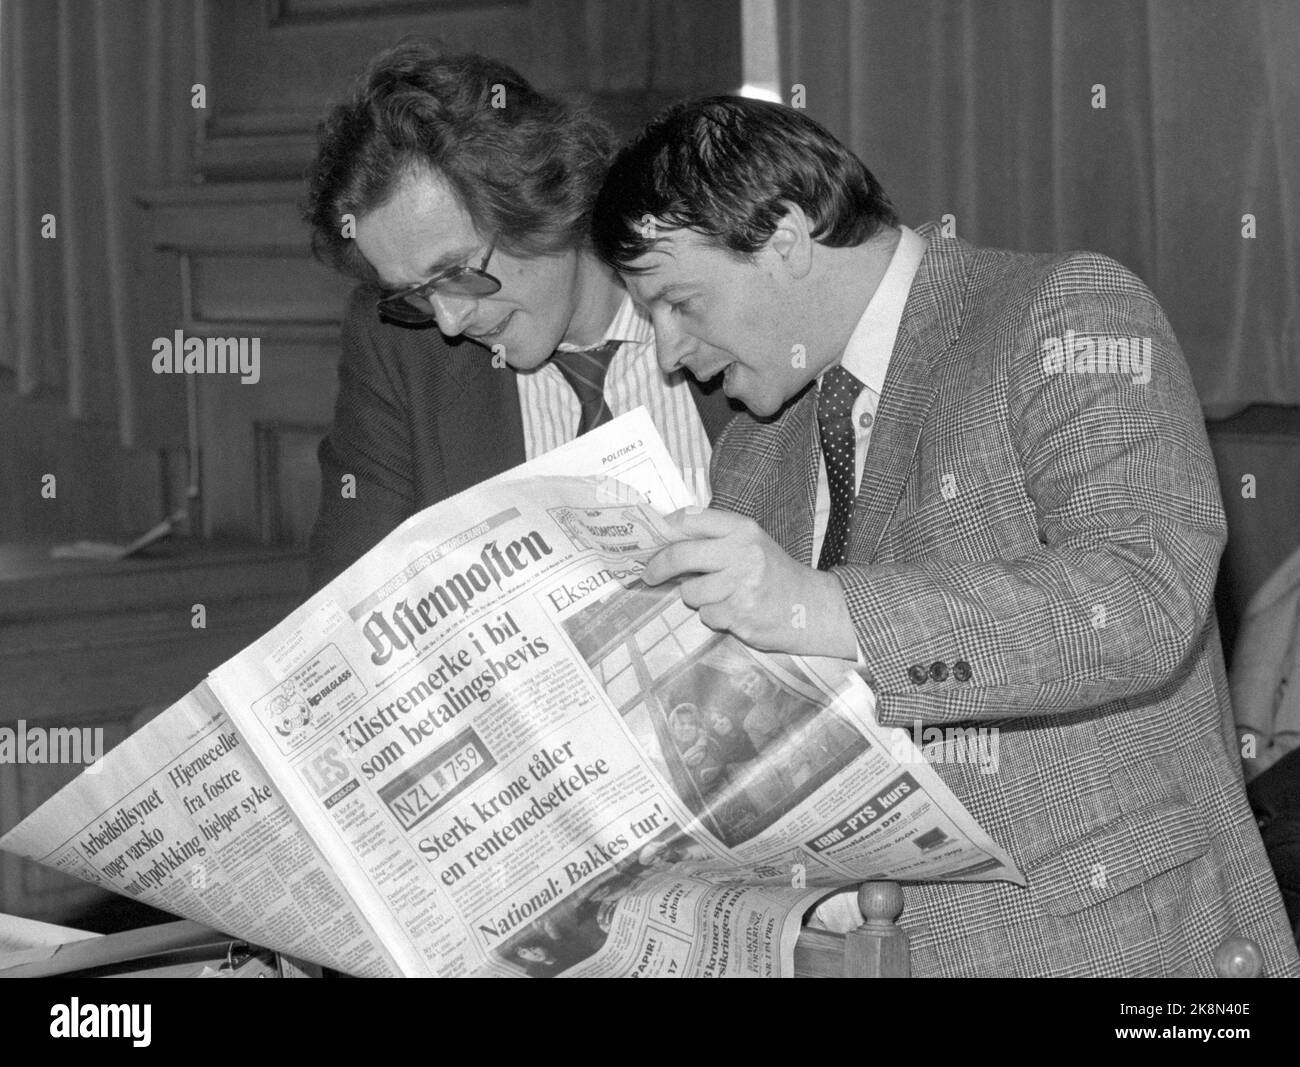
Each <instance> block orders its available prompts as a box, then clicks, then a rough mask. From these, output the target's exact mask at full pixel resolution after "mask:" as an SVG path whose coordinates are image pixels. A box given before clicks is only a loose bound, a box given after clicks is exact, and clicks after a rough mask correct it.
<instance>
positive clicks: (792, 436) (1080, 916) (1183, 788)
mask: <svg viewBox="0 0 1300 1067" xmlns="http://www.w3.org/2000/svg"><path fill="white" fill-rule="evenodd" d="M921 233H922V235H923V236H926V237H927V238H928V240H929V249H928V251H927V252H926V255H925V258H924V259H923V260H922V262H921V265H920V268H919V270H918V272H917V275H916V278H915V280H914V281H913V284H912V289H911V292H910V294H909V296H908V300H907V304H906V307H905V309H904V314H903V321H902V324H901V327H900V329H899V333H898V339H897V342H896V344H895V346H894V350H893V354H892V357H891V362H890V365H889V371H888V374H887V376H886V379H885V384H884V391H883V393H882V394H881V399H880V407H879V410H878V414H877V417H876V422H875V428H874V430H873V432H872V437H871V444H870V448H869V450H868V454H867V461H866V467H865V470H864V474H863V478H862V486H861V490H860V492H859V495H858V498H857V501H856V504H855V510H854V513H853V519H852V525H851V528H850V535H849V549H848V556H847V558H848V559H849V560H850V563H849V564H848V565H846V566H843V567H839V568H836V575H837V577H838V578H839V579H840V580H841V582H842V584H843V585H844V587H845V595H846V600H847V602H848V606H849V610H850V614H851V615H852V617H853V620H854V625H855V630H856V632H857V636H858V640H859V643H860V644H861V646H862V649H863V652H864V655H865V662H866V664H867V666H868V668H869V670H870V672H871V673H872V674H873V675H874V677H873V679H872V685H873V689H874V690H875V692H876V695H877V700H878V705H877V713H878V715H879V718H880V721H881V722H882V723H883V724H884V725H886V726H901V727H904V728H906V729H908V730H909V731H911V730H912V729H913V727H914V726H915V725H916V724H922V725H938V726H941V727H960V726H962V725H963V724H964V725H965V726H973V727H996V728H997V729H998V730H999V739H1000V751H999V765H998V767H997V769H996V771H995V772H994V773H991V774H986V773H982V772H981V769H980V767H979V766H977V765H975V764H973V763H964V764H963V763H956V762H948V763H944V762H937V763H936V768H935V769H936V770H937V772H938V773H939V774H940V775H941V776H942V777H943V779H944V780H945V781H946V782H947V783H948V785H949V786H950V787H951V788H952V790H953V792H954V793H955V794H956V795H957V797H958V798H959V799H960V800H962V801H963V803H965V804H966V806H967V807H968V808H969V809H970V810H971V812H973V813H974V815H975V816H976V817H977V818H978V819H979V820H980V821H981V822H982V823H983V824H984V825H985V827H986V828H987V829H988V830H989V832H990V833H991V834H992V835H993V837H994V838H995V839H996V840H997V841H998V842H999V843H1000V844H1002V845H1003V846H1004V847H1006V848H1007V849H1008V850H1009V851H1010V852H1011V854H1012V856H1013V857H1014V858H1015V859H1016V861H1017V862H1018V864H1019V865H1020V867H1021V869H1022V870H1023V871H1024V872H1025V874H1026V877H1027V879H1028V883H1029V884H1028V886H1027V887H1026V888H1020V887H1018V886H1014V885H1011V884H1007V883H986V884H970V885H960V884H933V885H909V886H907V887H906V888H905V899H906V906H905V909H904V912H903V916H902V919H901V922H902V925H903V926H904V927H905V928H906V929H907V930H908V931H909V932H910V934H911V939H912V959H913V969H914V973H916V974H918V975H1085V974H1091V975H1164V974H1188V975H1211V974H1213V973H1214V969H1213V956H1214V951H1215V948H1216V946H1218V944H1219V943H1220V942H1221V941H1222V940H1223V939H1224V938H1226V937H1228V936H1230V935H1238V934H1239V935H1244V936H1247V937H1250V938H1253V939H1254V940H1255V941H1256V942H1258V944H1259V945H1260V946H1261V948H1262V949H1263V952H1264V965H1265V972H1266V973H1268V974H1272V975H1283V974H1289V975H1294V974H1296V973H1297V971H1300V961H1297V956H1296V947H1295V945H1294V943H1293V942H1292V940H1291V937H1290V931H1289V929H1288V925H1287V922H1286V917H1285V915H1284V913H1283V910H1282V907H1281V902H1280V900H1279V897H1278V890H1277V884H1276V882H1275V880H1274V877H1273V874H1272V872H1271V871H1270V869H1269V865H1268V861H1267V859H1266V858H1265V855H1264V852H1263V849H1262V847H1261V844H1260V838H1259V834H1258V832H1257V830H1256V827H1255V823H1254V820H1253V819H1252V818H1251V813H1250V809H1249V807H1248V806H1247V803H1246V797H1245V793H1244V790H1243V786H1242V777H1241V770H1240V763H1239V760H1238V758H1237V755H1236V753H1235V751H1230V750H1229V748H1228V746H1227V744H1226V742H1225V730H1224V726H1225V720H1226V717H1227V715H1226V713H1227V699H1228V695H1227V693H1228V691H1227V686H1226V683H1225V679H1224V672H1223V660H1222V656H1221V654H1220V649H1219V635H1218V628H1217V625H1216V622H1215V617H1214V602H1213V588H1214V579H1215V574H1216V569H1217V564H1218V560H1219V555H1220V552H1221V551H1222V548H1223V544H1224V540H1225V535H1226V530H1225V525H1224V517H1223V510H1222V505H1221V501H1220V498H1219V488H1218V479H1217V476H1216V474H1215V469H1214V462H1213V459H1212V457H1211V454H1210V449H1209V445H1208V442H1207V440H1206V436H1205V427H1204V423H1203V422H1202V419H1201V413H1200V406H1199V404H1198V402H1197V398H1196V393H1195V391H1194V390H1193V387H1192V383H1191V379H1190V375H1189V373H1188V369H1187V365H1186V363H1185V362H1184V360H1183V357H1182V354H1181V352H1180V351H1179V349H1178V344H1177V341H1176V340H1175V339H1174V336H1173V333H1172V331H1171V330H1170V327H1169V324H1168V322H1167V321H1166V319H1165V317H1164V314H1163V313H1162V312H1161V310H1160V307H1159V305H1158V304H1157V303H1156V300H1155V298H1154V297H1153V296H1152V295H1151V293H1150V292H1149V291H1148V290H1147V288H1146V287H1145V286H1144V285H1143V284H1142V283H1141V282H1140V281H1139V280H1138V279H1137V278H1135V277H1134V276H1133V275H1132V274H1130V273H1129V272H1128V271H1126V270H1125V269H1124V268H1123V267H1121V266H1120V265H1119V264H1117V263H1115V262H1113V261H1112V260H1108V259H1106V258H1104V257H1102V256H1097V255H1092V254H1089V253H1075V254H1070V255H1064V256H1029V255H1017V254H1013V253H1008V252H1003V251H995V250H991V249H978V248H973V247H971V246H970V245H968V244H966V243H965V242H962V241H959V240H955V239H944V238H941V237H939V236H938V235H937V232H936V231H935V230H934V229H933V228H931V227H922V229H921ZM1067 330H1074V331H1076V333H1080V334H1089V335H1110V336H1118V337H1136V338H1139V339H1142V338H1147V339H1149V340H1150V352H1151V366H1150V374H1151V376H1150V380H1149V382H1146V383H1138V382H1134V381H1133V377H1134V375H1132V374H1124V373H1087V374H1062V373H1056V374H1049V373H1046V371H1045V369H1044V365H1043V360H1042V356H1043V351H1044V349H1043V344H1044V341H1045V340H1046V339H1048V338H1053V337H1055V338H1062V337H1064V335H1065V331H1067ZM815 406H816V390H815V389H813V388H810V389H809V390H808V391H807V392H806V393H805V394H804V395H803V396H801V397H799V398H798V399H796V400H795V401H794V402H793V403H791V404H790V405H789V406H788V407H787V408H786V409H785V410H784V411H783V412H781V413H780V414H779V415H778V416H777V417H776V418H775V419H772V420H769V421H765V422H764V421H759V420H755V419H753V418H752V417H750V416H748V415H741V416H739V417H737V418H736V420H735V421H734V422H733V423H732V424H731V426H730V427H729V428H728V429H727V431H726V432H725V433H724V434H723V437H722V440H721V441H720V442H719V443H718V446H717V448H716V450H715V451H714V456H713V468H712V484H713V494H714V496H713V504H714V506H715V507H720V508H726V509H729V510H732V511H736V512H739V513H741V514H744V515H747V516H749V517H751V518H753V519H755V520H756V521H757V522H758V523H759V524H760V525H761V526H762V527H763V528H764V529H765V530H766V531H767V532H768V533H769V534H770V535H771V536H772V537H773V538H774V539H775V540H776V541H777V542H778V543H779V544H780V545H781V546H782V547H783V548H784V549H785V550H786V551H787V552H789V553H790V555H791V556H793V557H794V558H795V559H797V560H799V561H801V562H803V563H805V564H811V562H812V541H813V529H812V521H813V518H812V517H813V505H814V489H815V485H816V478H817V460H818V457H817V451H816V447H815V443H814V435H815V432H816V429H815V427H816V421H815ZM959 663H960V665H961V666H960V669H958V667H957V666H956V665H957V664H959Z"/></svg>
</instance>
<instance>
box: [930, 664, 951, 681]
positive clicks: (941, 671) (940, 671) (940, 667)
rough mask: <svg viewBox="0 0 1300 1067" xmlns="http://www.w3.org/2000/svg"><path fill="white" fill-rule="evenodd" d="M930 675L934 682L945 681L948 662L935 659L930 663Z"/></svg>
mask: <svg viewBox="0 0 1300 1067" xmlns="http://www.w3.org/2000/svg"><path fill="white" fill-rule="evenodd" d="M930 677H931V678H933V679H934V680H935V681H936V682H943V681H946V680H947V678H948V664H946V663H944V661H943V660H941V659H937V660H935V661H934V662H933V663H931V664H930Z"/></svg>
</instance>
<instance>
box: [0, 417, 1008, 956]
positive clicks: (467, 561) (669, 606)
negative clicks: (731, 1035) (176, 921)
mask: <svg viewBox="0 0 1300 1067" xmlns="http://www.w3.org/2000/svg"><path fill="white" fill-rule="evenodd" d="M691 503H692V498H691V496H690V493H689V491H688V490H687V488H686V486H685V485H684V483H683V482H682V480H681V477H680V475H679V473H678V471H677V470H676V468H675V466H674V465H673V463H672V461H671V459H670V458H669V456H668V453H667V451H666V449H665V448H664V446H663V443H662V441H661V440H660V439H659V437H658V435H657V433H656V431H655V429H654V427H653V424H652V423H651V421H650V419H649V417H648V416H647V415H646V414H645V412H644V410H639V411H637V412H634V413H632V414H630V415H626V416H623V417H622V418H620V419H617V420H615V421H614V422H612V423H609V424H607V425H606V426H604V427H601V428H600V429H598V430H596V431H593V432H592V433H590V434H587V435H585V436H583V437H582V438H579V439H578V440H577V441H575V442H572V443H571V444H569V445H566V446H564V447H562V448H560V449H557V450H556V451H554V452H551V453H549V454H548V455H546V456H544V457H541V458H540V459H538V460H535V461H533V462H531V463H528V464H525V465H523V466H522V467H519V468H516V469H515V470H514V471H511V472H509V473H507V474H505V475H502V476H501V477H498V478H495V479H492V480H490V481H488V482H485V483H483V484H481V485H479V486H477V487H475V488H474V489H471V490H469V491H467V492H465V493H462V494H460V495H458V496H456V497H454V498H452V499H450V500H447V501H445V502H443V503H442V504H439V505H436V506H434V507H432V508H429V509H427V510H426V511H423V512H421V513H420V514H418V515H416V516H414V517H412V518H411V519H409V520H408V521H407V522H405V523H404V524H403V525H402V526H400V527H399V528H398V529H397V530H395V531H394V532H393V533H392V534H391V535H390V536H389V537H387V538H386V539H385V540H384V541H383V542H382V543H381V544H380V545H379V546H377V547H376V548H375V549H373V550H372V551H371V552H370V553H369V554H367V555H366V556H365V557H364V558H363V559H361V560H360V561H358V562H357V563H356V564H354V565H353V566H352V567H351V568H349V569H348V570H347V571H346V572H344V573H343V574H342V575H341V576H340V577H339V578H337V579H336V580H335V581H334V582H332V583H331V584H330V585H329V586H327V587H326V588H325V589H324V590H322V591H321V592H320V593H318V594H317V595H316V596H314V597H312V598H311V599H310V600H308V601H307V602H306V603H305V604H303V605H302V606H301V607H300V608H298V609H297V610H296V611H294V612H293V613H292V614H291V615H290V616H289V617H288V618H286V619H285V620H284V621H283V622H282V623H281V624H280V625H279V626H277V627H275V629H273V630H272V631H271V632H270V633H268V634H266V635H265V636H264V637H262V638H261V639H260V640H258V641H257V642H255V643H254V644H252V645H251V646H249V647H248V648H247V649H245V650H244V651H243V652H242V653H240V654H239V655H238V656H236V657H234V658H233V659H231V660H230V661H229V662H227V663H226V664H224V665H223V666H222V667H220V668H219V669H218V670H216V671H214V672H213V673H212V674H211V675H210V676H209V678H208V679H207V680H206V682H204V683H203V684H202V685H200V686H199V687H198V688H196V689H195V690H194V691H193V692H191V693H190V694H189V695H188V696H186V697H185V698H184V699H183V700H181V701H180V702H179V703H178V704H176V705H175V706H173V707H172V708H170V709H169V710H168V711H166V712H165V713H163V714H162V715H161V716H159V717H158V718H157V719H155V720H154V721H153V722H152V723H150V724H149V725H148V726H146V727H145V728H144V729H143V730H141V731H140V732H139V733H137V734H136V735H135V736H133V737H132V738H130V739H128V740H127V741H126V742H124V743H123V744H122V745H120V746H118V748H116V749H114V750H113V751H112V752H111V753H109V755H108V756H107V757H106V758H105V760H104V767H103V768H102V771H101V773H98V774H96V775H93V776H89V775H82V777H81V778H79V779H78V780H76V781H75V782H73V783H72V784H71V785H70V786H68V787H67V788H66V789H65V790H64V791H63V792H61V793H60V794H58V795H57V796H56V797H55V798H53V799H52V800H51V801H50V802H49V803H47V804H46V805H45V806H44V807H42V808H41V809H40V810H39V811H38V812H36V813H35V814H34V815H32V816H31V817H30V818H29V819H27V820H26V821H25V822H24V823H23V824H22V825H20V826H19V827H17V828H16V829H15V830H14V831H12V832H11V833H10V834H9V835H8V836H7V837H5V838H4V839H3V840H0V847H2V848H5V849H9V850H12V851H15V852H19V853H21V854H23V855H27V856H30V857H32V858H34V859H36V860H39V861H41V862H44V863H48V864H50V865H52V866H55V867H58V868H59V869H61V870H64V871H66V872H68V873H70V874H74V875H78V876H80V877H82V878H86V879H88V880H90V881H93V882H96V883H99V884H101V885H104V886H106V887H109V888H112V889H115V890H117V891H119V892H123V893H125V894H127V895H130V896H133V897H136V898H138V899H141V900H144V901H146V902H148V903H150V904H154V905H156V906H158V907H161V908H164V909H166V910H168V911H172V912H175V913H177V914H180V915H183V916H186V917H187V918H194V919H198V920H200V921H203V922H207V923H209V924H211V925H213V926H217V927H220V928H222V929H224V930H227V931H228V932H230V933H232V934H235V935H238V936H240V937H244V938H247V939H248V940H250V941H255V942H257V943H260V944H263V945H266V946H268V947H271V948H275V949H277V950H279V951H281V952H286V953H290V954H292V955H295V956H299V957H302V958H305V959H308V960H312V961H314V962H318V963H321V964H323V965H325V966H328V967H333V968H336V969H338V970H341V971H344V972H346V973H350V974H358V975H394V974H401V975H439V976H451V975H482V976H486V975H500V976H552V975H559V974H564V975H571V976H579V975H590V976H597V975H600V976H633V975H635V976H669V975H682V976H742V975H748V976H782V975H788V974H790V973H792V969H793V953H794V944H795V940H796V939H797V937H798V933H799V929H800V923H801V919H802V915H803V913H804V912H805V911H806V910H807V909H808V908H809V907H810V906H812V904H813V903H815V902H816V901H817V900H818V899H820V898H821V897H823V896H825V895H826V894H827V893H828V892H829V891H831V890H832V889H835V888H838V887H843V886H850V885H852V884H854V883H856V882H859V881H863V880H867V879H883V878H889V879H905V880H932V879H946V880H971V881H982V880H1010V881H1016V882H1020V883H1022V884H1023V878H1022V876H1021V874H1020V872H1019V871H1018V870H1017V869H1016V868H1015V865H1014V864H1013V862H1012V861H1011V858H1010V857H1009V856H1008V855H1007V853H1006V852H1005V851H1003V850H1002V849H1001V848H1000V847H999V846H998V845H997V844H996V843H995V842H993V840H992V839H991V838H990V837H989V836H988V835H987V834H986V833H985V832H984V831H983V830H982V829H981V828H980V827H979V826H978V825H977V824H976V822H975V820H974V819H973V818H972V817H971V816H970V815H969V813H967V812H966V811H965V810H964V809H963V808H962V806H961V804H960V803H959V802H958V801H957V799H956V798H955V797H954V796H953V795H952V793H951V792H950V791H949V790H948V788H947V787H946V786H945V785H944V784H943V782H942V781H941V779H940V778H939V777H938V775H937V774H936V773H935V772H934V771H933V769H932V768H931V767H930V766H929V765H928V764H927V763H926V762H925V759H924V758H923V756H922V754H921V753H920V752H919V751H918V750H917V748H916V746H915V745H914V744H913V742H912V740H911V738H910V737H909V736H908V734H907V733H906V732H905V731H902V730H897V729H887V728H883V727H881V726H880V725H879V723H878V722H877V721H876V719H875V717H874V714H873V711H874V697H873V694H872V691H871V689H870V687H869V686H868V685H867V683H866V682H865V681H864V680H863V678H862V676H861V675H860V674H859V672H858V671H857V670H856V669H855V665H854V664H852V663H848V662H844V661H838V660H829V659H815V658H808V657H794V656H788V655H776V654H769V653H763V652H759V651H756V650H754V649H751V648H748V647H746V646H745V645H743V644H742V643H740V642H739V641H737V640H736V639H734V638H732V637H730V636H729V635H726V634H719V633H715V632H713V631H711V630H709V629H707V628H706V627H705V626H704V625H703V624H702V623H701V622H700V621H699V618H698V616H697V615H696V613H695V612H694V611H692V610H691V609H689V608H687V607H686V606H685V605H684V604H683V603H682V600H681V598H680V596H679V595H678V593H677V590H676V589H675V587H673V586H672V585H667V586H664V587H659V588H651V587H648V586H646V585H644V584H643V583H642V582H641V581H640V580H639V577H638V576H639V574H640V572H641V570H642V568H643V566H644V564H645V562H646V561H647V560H648V559H649V558H650V557H651V556H652V555H653V554H654V553H655V552H657V551H658V550H659V549H660V548H662V547H663V546H664V545H665V544H667V543H669V542H670V541H671V540H672V538H673V536H674V535H673V533H672V530H671V528H670V527H669V526H667V525H666V524H665V523H664V522H663V521H662V519H661V516H662V515H663V514H666V513H668V512H670V511H673V510H675V509H677V508H680V507H683V506H688V505H690V504H691ZM358 506H362V505H360V504H358Z"/></svg>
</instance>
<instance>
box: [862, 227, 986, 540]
mask: <svg viewBox="0 0 1300 1067" xmlns="http://www.w3.org/2000/svg"><path fill="white" fill-rule="evenodd" d="M917 232H918V233H920V234H921V236H922V237H926V238H928V239H929V240H930V242H931V243H930V247H929V249H928V250H927V251H926V253H925V257H924V258H923V259H922V260H921V265H920V266H919V267H918V268H917V272H916V276H915V277H914V278H913V280H912V288H911V290H910V292H909V293H908V297H907V304H906V305H905V307H904V308H903V319H902V322H901V323H900V324H899V329H898V338H897V340H896V341H895V343H894V350H893V352H892V354H891V355H890V359H889V370H888V371H887V372H886V374H885V386H884V391H883V392H882V393H881V396H880V406H879V408H878V409H877V412H876V423H875V427H874V429H873V430H872V432H871V444H870V446H869V447H868V449H867V461H866V464H865V466H864V468H863V472H862V485H861V488H860V489H859V491H858V497H857V500H856V501H855V502H854V506H853V519H852V524H851V526H850V527H849V545H848V558H850V559H852V560H855V561H858V562H865V563H869V562H872V561H874V560H875V558H876V555H877V553H878V552H879V549H880V541H881V538H882V536H883V535H884V532H885V530H886V528H887V527H888V525H889V521H890V519H891V518H892V517H893V515H894V512H895V510H897V508H898V503H899V500H900V499H901V497H902V494H903V488H904V486H905V485H906V482H907V476H908V473H909V472H910V471H911V469H912V465H913V463H914V462H915V458H916V451H917V447H918V444H919V442H920V437H921V427H922V426H923V425H924V423H925V417H926V413H927V412H928V411H929V409H930V403H931V401H932V400H933V397H934V369H933V368H934V366H935V365H936V364H937V363H938V361H939V359H940V357H941V356H942V355H943V353H944V352H946V351H947V349H948V348H949V347H950V346H951V345H953V344H954V343H955V342H956V340H957V337H958V335H959V333H960V329H961V297H962V294H963V293H964V292H965V287H966V282H965V277H964V274H965V271H964V266H963V260H962V254H961V242H959V241H957V240H955V239H951V238H943V237H939V236H937V233H936V230H935V228H933V227H932V226H930V225H926V226H922V227H920V228H919V229H918V231H917Z"/></svg>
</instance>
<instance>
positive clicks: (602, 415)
mask: <svg viewBox="0 0 1300 1067" xmlns="http://www.w3.org/2000/svg"><path fill="white" fill-rule="evenodd" d="M622 343H623V342H622V341H606V342H605V343H604V344H603V345H601V346H599V347H598V348H584V349H583V350H582V351H580V352H556V353H555V354H554V355H553V356H551V362H552V363H554V364H555V366H556V367H558V368H559V371H560V373H561V374H563V375H564V380H565V381H566V382H568V383H569V385H570V387H571V388H572V389H573V391H574V392H575V393H577V394H578V403H580V404H581V405H582V418H580V419H579V420H578V436H579V437H581V436H582V435H583V434H584V433H586V432H587V431H588V430H594V429H595V428H596V427H597V426H603V425H605V423H607V422H609V421H610V419H612V418H613V417H614V413H613V412H612V411H610V410H609V405H608V404H607V403H605V375H606V374H607V373H608V371H609V365H610V363H612V362H613V360H614V354H615V353H616V352H617V351H618V348H619V345H621V344H622Z"/></svg>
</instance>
